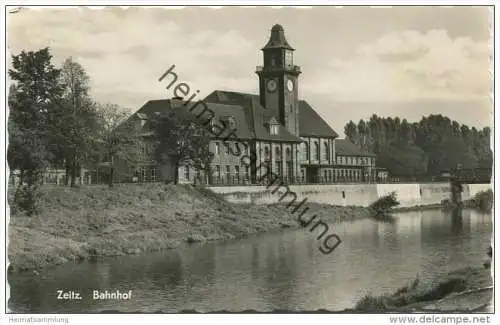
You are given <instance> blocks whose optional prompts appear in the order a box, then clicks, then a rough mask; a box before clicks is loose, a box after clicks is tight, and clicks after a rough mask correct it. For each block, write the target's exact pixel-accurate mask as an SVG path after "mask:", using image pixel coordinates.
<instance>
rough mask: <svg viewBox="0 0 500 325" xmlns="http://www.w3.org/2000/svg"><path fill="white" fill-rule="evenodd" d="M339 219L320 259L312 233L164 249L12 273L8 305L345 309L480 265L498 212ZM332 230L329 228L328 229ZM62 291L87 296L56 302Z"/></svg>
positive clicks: (57, 309) (71, 309)
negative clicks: (116, 295) (96, 293)
mask: <svg viewBox="0 0 500 325" xmlns="http://www.w3.org/2000/svg"><path fill="white" fill-rule="evenodd" d="M396 216H397V220H396V222H395V223H393V224H389V223H377V222H374V221H372V220H369V219H365V220H357V221H354V222H344V223H339V224H334V225H333V227H334V229H335V232H336V233H337V234H338V235H339V237H340V238H341V239H342V240H343V242H342V244H341V245H340V246H339V247H337V249H336V250H335V251H333V252H332V253H331V254H330V255H323V254H322V253H321V252H320V251H319V250H318V246H319V245H320V244H321V242H319V241H317V240H316V238H315V237H316V236H317V235H315V234H312V233H311V232H309V231H308V230H307V229H300V230H286V231H282V232H275V233H268V234H264V235H259V236H255V237H249V238H245V239H239V240H232V241H227V242H217V243H208V244H203V245H198V246H190V247H184V248H180V249H176V250H172V251H166V252H163V253H155V254H149V255H142V256H126V257H118V258H110V259H105V260H103V261H99V262H83V263H79V264H68V265H63V266H60V267H56V268H52V269H48V270H45V271H43V272H41V273H40V275H38V276H34V275H32V274H31V272H27V273H24V274H18V275H15V276H11V277H10V278H9V283H10V286H11V287H10V289H11V299H10V302H9V308H10V309H11V311H13V312H22V313H29V312H31V313H88V312H100V311H110V310H114V311H121V312H158V311H162V312H176V311H180V310H185V309H195V310H197V311H200V312H207V311H218V310H219V311H220V310H229V311H242V310H248V309H253V310H258V311H272V310H275V309H286V310H294V311H306V310H316V309H320V308H324V309H328V310H342V309H345V308H350V307H353V306H354V304H355V303H356V301H357V300H358V299H359V298H360V297H362V296H364V295H366V294H367V293H372V294H374V295H378V294H383V293H391V292H393V291H394V290H395V289H397V288H399V287H401V286H403V285H406V284H408V283H409V282H410V281H411V280H412V279H414V277H415V276H416V275H417V274H418V275H419V277H420V278H423V279H425V278H428V277H432V276H434V275H436V274H438V273H442V272H447V271H451V270H454V269H457V268H461V267H464V266H468V265H471V266H478V265H481V263H482V261H483V260H484V258H485V256H486V255H485V253H486V251H487V248H488V246H489V244H490V238H491V232H492V220H491V214H486V215H483V214H479V213H477V212H473V211H467V210H466V211H463V212H462V214H461V215H451V214H449V213H443V212H441V211H437V210H436V211H434V210H432V211H423V212H405V213H399V214H396ZM330 231H332V230H330ZM105 289H107V290H117V289H118V290H120V291H121V292H126V291H127V292H128V290H132V296H131V298H130V299H129V300H121V301H116V300H93V299H92V291H93V290H105ZM57 290H73V291H76V292H79V293H80V294H81V296H82V298H83V299H81V300H58V299H57Z"/></svg>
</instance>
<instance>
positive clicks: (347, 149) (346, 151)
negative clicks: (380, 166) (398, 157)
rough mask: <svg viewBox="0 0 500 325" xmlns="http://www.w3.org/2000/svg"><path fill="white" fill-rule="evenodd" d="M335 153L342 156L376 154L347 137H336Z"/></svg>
mask: <svg viewBox="0 0 500 325" xmlns="http://www.w3.org/2000/svg"><path fill="white" fill-rule="evenodd" d="M335 154H336V155H342V156H363V157H366V156H375V154H374V153H373V152H368V151H366V150H362V149H361V148H359V147H358V146H357V145H355V144H354V143H352V142H351V141H349V140H347V139H335Z"/></svg>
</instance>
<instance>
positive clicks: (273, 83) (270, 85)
mask: <svg viewBox="0 0 500 325" xmlns="http://www.w3.org/2000/svg"><path fill="white" fill-rule="evenodd" d="M276 88H278V84H277V83H276V80H274V79H271V80H269V81H268V82H267V90H269V91H271V92H273V91H275V90H276Z"/></svg>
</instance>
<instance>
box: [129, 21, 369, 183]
mask: <svg viewBox="0 0 500 325" xmlns="http://www.w3.org/2000/svg"><path fill="white" fill-rule="evenodd" d="M294 51H295V49H294V48H292V47H291V45H290V44H289V43H288V41H287V40H286V38H285V33H284V30H283V27H282V26H281V25H274V26H273V27H272V29H271V35H270V38H269V41H268V42H267V44H266V45H265V46H264V47H263V48H262V53H263V65H262V66H257V68H256V71H255V72H256V74H257V76H258V85H259V94H258V95H256V94H247V93H239V92H233V91H224V90H215V91H213V92H212V93H211V94H209V95H208V96H207V97H206V98H205V99H203V101H202V102H203V105H204V107H205V109H204V111H205V110H206V111H208V112H210V117H211V118H212V119H213V120H216V121H217V120H218V121H223V122H224V124H225V125H229V126H230V127H231V130H232V132H233V134H234V138H232V139H231V140H226V141H225V143H226V144H227V143H229V146H228V145H225V143H224V141H223V140H222V139H220V138H217V137H215V136H214V137H213V138H212V139H211V141H210V151H211V152H212V153H213V154H214V158H213V161H212V164H211V172H212V175H211V177H208V175H205V174H204V172H203V171H201V170H195V169H193V168H190V167H188V166H181V167H180V169H179V171H178V176H179V182H180V183H193V182H194V183H196V182H202V183H207V182H211V183H213V184H227V185H233V184H234V185H236V184H257V183H259V182H261V181H262V178H263V177H264V176H265V174H266V173H267V171H268V170H272V171H273V173H274V174H275V175H277V176H279V177H280V179H281V180H282V181H283V182H285V183H290V184H291V183H330V182H340V181H367V180H375V179H376V176H374V175H376V174H375V170H376V169H375V156H374V155H373V154H370V153H363V152H361V151H359V149H357V148H356V147H355V146H354V145H353V144H350V145H349V144H346V141H347V140H338V139H337V138H338V134H337V133H336V132H335V131H334V130H333V129H332V128H331V127H330V126H329V125H328V123H326V122H325V120H324V119H323V118H322V117H321V116H320V115H319V114H318V113H317V112H316V110H314V108H313V107H311V105H309V103H307V101H305V100H302V99H299V76H300V74H301V69H300V67H299V66H297V65H295V63H294V58H293V53H294ZM165 78H170V81H172V80H173V81H172V82H174V81H175V80H176V79H177V75H176V74H175V73H173V72H171V73H170V74H169V75H166V76H165ZM186 104H187V103H186V102H184V101H183V100H182V99H179V98H173V99H169V100H168V99H167V100H155V101H149V102H147V103H146V104H145V105H144V106H143V107H142V108H141V109H139V110H138V111H137V112H136V113H135V114H134V115H133V117H132V118H131V120H133V121H134V123H137V125H138V129H139V130H140V131H139V133H141V134H144V136H143V138H144V140H145V141H144V143H149V142H150V141H148V140H147V139H148V136H151V133H150V130H148V124H149V123H148V120H150V119H154V118H155V117H156V116H158V115H159V114H162V113H164V112H165V111H167V110H176V109H186V107H187V105H186ZM339 141H340V144H341V145H340V146H339V145H338V144H339ZM238 144H239V145H240V148H241V144H243V145H244V148H245V151H247V152H246V154H248V155H249V156H251V155H252V156H253V160H254V162H253V165H252V166H248V165H245V164H243V163H242V161H241V157H240V156H236V155H234V154H233V152H232V151H231V150H230V147H231V146H237V145H238ZM144 147H145V148H147V145H144ZM337 147H340V149H341V150H340V151H338V148H337ZM346 148H348V149H349V150H344V149H346ZM140 150H147V149H144V148H141V149H140ZM242 154H245V153H242ZM262 166H265V167H266V168H261V167H262ZM252 167H253V168H252ZM172 174H173V173H172V170H171V167H169V166H158V165H157V164H156V163H154V162H153V161H149V162H148V161H144V162H141V164H139V166H137V171H136V173H135V176H134V179H135V180H137V181H160V180H168V179H169V178H171V177H172Z"/></svg>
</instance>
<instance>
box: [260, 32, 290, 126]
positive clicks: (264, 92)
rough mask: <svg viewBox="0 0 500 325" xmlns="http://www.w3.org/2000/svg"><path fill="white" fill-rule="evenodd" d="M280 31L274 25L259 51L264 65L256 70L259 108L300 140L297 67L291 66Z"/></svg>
mask: <svg viewBox="0 0 500 325" xmlns="http://www.w3.org/2000/svg"><path fill="white" fill-rule="evenodd" d="M294 50H295V49H294V48H292V47H291V46H290V44H288V42H287V40H286V38H285V32H284V30H283V27H282V26H281V25H279V24H276V25H274V26H273V28H272V29H271V37H270V38H269V41H268V42H267V44H266V46H264V47H263V48H262V52H263V56H264V65H263V66H258V67H257V71H256V73H257V75H258V76H259V93H260V104H261V105H262V106H263V107H265V108H266V109H268V110H270V111H273V112H274V113H275V115H276V117H278V120H279V122H280V123H281V124H282V125H283V126H285V127H286V129H287V130H288V131H289V132H290V133H291V134H293V135H296V136H299V100H298V94H299V92H298V82H297V81H298V77H299V74H300V67H298V66H296V65H293V51H294Z"/></svg>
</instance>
